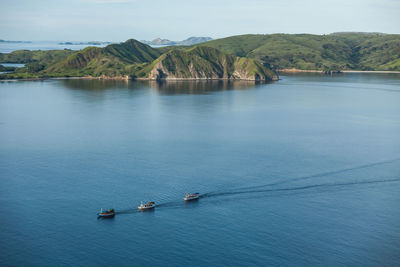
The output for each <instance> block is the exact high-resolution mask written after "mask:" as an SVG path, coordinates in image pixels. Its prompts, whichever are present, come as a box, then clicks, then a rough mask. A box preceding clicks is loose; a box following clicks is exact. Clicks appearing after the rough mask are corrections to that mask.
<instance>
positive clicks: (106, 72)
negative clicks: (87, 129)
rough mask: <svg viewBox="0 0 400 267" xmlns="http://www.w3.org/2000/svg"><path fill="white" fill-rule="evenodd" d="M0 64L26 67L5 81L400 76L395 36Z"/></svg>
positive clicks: (15, 58) (209, 45)
mask: <svg viewBox="0 0 400 267" xmlns="http://www.w3.org/2000/svg"><path fill="white" fill-rule="evenodd" d="M0 62H5V63H25V64H26V66H25V67H24V68H17V69H16V70H15V71H13V72H12V73H6V74H0V78H1V79H7V78H17V79H18V78H38V77H71V76H75V77H82V76H91V77H103V78H123V79H127V78H132V79H134V78H136V79H248V80H271V79H276V75H275V73H274V71H273V70H276V69H291V68H295V69H300V70H323V71H329V70H378V71H400V35H395V34H380V33H334V34H329V35H311V34H267V35H255V34H250V35H240V36H232V37H228V38H223V39H217V40H212V41H209V42H205V43H202V44H200V45H197V46H169V47H162V48H153V47H150V46H148V45H146V44H143V43H141V42H138V41H136V40H134V39H130V40H128V41H126V42H123V43H120V44H111V45H108V46H106V47H104V48H99V47H87V48H85V49H83V50H80V51H72V50H50V51H27V50H20V51H15V52H12V53H9V54H0Z"/></svg>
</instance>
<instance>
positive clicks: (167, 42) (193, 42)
mask: <svg viewBox="0 0 400 267" xmlns="http://www.w3.org/2000/svg"><path fill="white" fill-rule="evenodd" d="M211 40H212V38H211V37H194V36H192V37H189V38H187V39H185V40H183V41H171V40H168V39H161V38H156V39H154V40H152V41H146V40H142V41H141V42H142V43H144V44H148V45H157V46H159V45H196V44H200V43H205V42H208V41H211Z"/></svg>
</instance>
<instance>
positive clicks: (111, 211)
mask: <svg viewBox="0 0 400 267" xmlns="http://www.w3.org/2000/svg"><path fill="white" fill-rule="evenodd" d="M97 216H99V217H107V218H111V217H114V216H115V210H114V209H106V210H103V209H101V210H100V212H99V213H97Z"/></svg>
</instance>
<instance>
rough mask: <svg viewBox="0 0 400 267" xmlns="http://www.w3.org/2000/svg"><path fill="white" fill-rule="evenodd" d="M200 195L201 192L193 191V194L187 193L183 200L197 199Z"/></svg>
mask: <svg viewBox="0 0 400 267" xmlns="http://www.w3.org/2000/svg"><path fill="white" fill-rule="evenodd" d="M199 197H200V193H192V194H189V193H186V194H185V197H184V198H183V200H185V201H189V200H195V199H198V198H199Z"/></svg>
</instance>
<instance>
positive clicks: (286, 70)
mask: <svg viewBox="0 0 400 267" xmlns="http://www.w3.org/2000/svg"><path fill="white" fill-rule="evenodd" d="M277 72H278V73H302V72H304V73H325V71H323V70H301V69H279V70H277ZM340 73H392V74H393V73H398V74H400V71H394V70H393V71H391V70H341V71H340V72H337V73H335V74H340Z"/></svg>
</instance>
